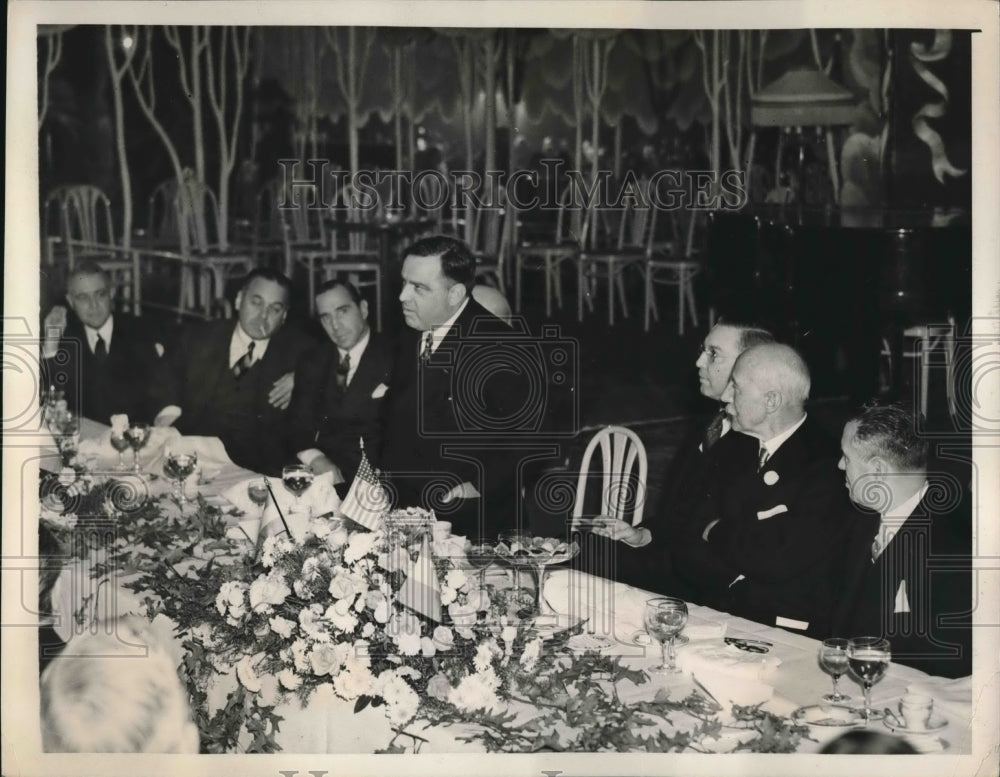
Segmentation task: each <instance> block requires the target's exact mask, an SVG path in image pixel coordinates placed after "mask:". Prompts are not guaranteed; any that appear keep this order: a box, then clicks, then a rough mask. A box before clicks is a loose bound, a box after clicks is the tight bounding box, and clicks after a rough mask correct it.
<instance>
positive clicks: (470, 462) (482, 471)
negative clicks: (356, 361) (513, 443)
mask: <svg viewBox="0 0 1000 777" xmlns="http://www.w3.org/2000/svg"><path fill="white" fill-rule="evenodd" d="M404 256H405V259H404V261H403V269H402V276H403V290H402V292H401V293H400V295H399V300H400V302H401V303H402V307H403V316H404V318H405V320H406V324H407V326H408V327H409V329H408V330H407V331H406V332H405V333H404V334H403V336H402V337H401V338H400V343H399V349H398V352H397V356H396V362H395V367H394V370H393V380H392V384H391V386H390V390H389V396H388V399H389V407H388V414H387V423H386V439H385V445H384V448H383V455H382V462H383V467H384V469H385V470H386V472H387V473H388V475H389V479H390V483H391V486H392V490H393V491H394V492H395V502H396V506H397V507H410V506H413V507H424V508H427V509H434V510H435V511H436V512H437V513H438V517H439V518H441V519H443V520H448V521H451V522H452V524H453V530H454V531H455V533H456V534H464V535H467V536H470V537H473V536H474V537H483V538H491V539H495V538H496V533H497V532H498V531H499V530H500V529H503V528H508V527H510V526H511V525H512V524H513V523H514V521H515V518H516V514H517V513H516V506H517V502H516V500H517V497H518V493H517V492H518V489H517V486H516V466H515V461H514V457H512V456H511V455H509V454H508V453H507V452H506V451H505V450H504V449H503V439H504V419H507V418H510V417H511V408H520V407H523V406H524V403H525V401H527V400H526V395H525V391H526V388H525V385H524V384H523V382H522V381H521V380H519V378H520V377H523V375H521V376H518V375H516V374H515V373H514V372H511V371H508V370H505V369H503V368H500V367H498V368H497V369H492V368H491V362H490V352H491V349H492V348H494V343H493V342H492V341H491V339H492V338H495V339H496V340H500V339H502V338H503V333H509V332H510V329H509V327H508V325H507V324H506V323H505V322H504V321H502V320H501V319H499V318H497V317H496V316H494V315H493V314H492V313H490V312H489V311H487V310H486V309H485V308H484V307H483V306H482V305H480V304H479V303H478V302H476V301H475V300H474V299H472V297H471V289H472V287H473V285H474V283H475V258H474V257H473V256H472V254H471V252H470V251H469V249H468V247H467V246H466V245H465V244H464V243H462V242H461V241H459V240H456V239H454V238H450V237H445V236H433V237H428V238H424V239H423V240H419V241H417V242H416V243H415V244H414V245H413V246H411V247H410V248H409V249H408V250H407V251H406V253H405V254H404ZM522 372H523V371H522Z"/></svg>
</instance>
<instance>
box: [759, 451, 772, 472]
mask: <svg viewBox="0 0 1000 777" xmlns="http://www.w3.org/2000/svg"><path fill="white" fill-rule="evenodd" d="M770 456H771V454H770V453H769V452H768V450H767V448H766V447H764V446H763V445H761V446H760V455H759V457H758V458H757V472H760V471H761V470H762V469H764V464H766V463H767V460H768V458H769V457H770Z"/></svg>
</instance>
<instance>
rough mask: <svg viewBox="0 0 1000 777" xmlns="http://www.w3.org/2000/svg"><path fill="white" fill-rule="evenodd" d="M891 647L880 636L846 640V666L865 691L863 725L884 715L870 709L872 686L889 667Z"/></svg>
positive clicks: (887, 641)
mask: <svg viewBox="0 0 1000 777" xmlns="http://www.w3.org/2000/svg"><path fill="white" fill-rule="evenodd" d="M891 659H892V649H891V647H890V645H889V640H887V639H882V638H881V637H855V638H854V639H851V640H848V647H847V666H848V668H849V669H850V670H851V674H853V675H854V676H855V677H857V678H858V679H859V680H860V681H861V685H862V687H863V688H864V691H865V708H864V715H865V725H867V724H868V722H869V721H871V720H881V719H882V718H883V717H884V715H883V713H882V712H880V711H878V710H873V709H872V699H871V694H872V686H873V685H875V683H877V682H878V681H879V680H881V679H882V678H883V677H884V676H885V673H886V671H888V669H889V661H890V660H891Z"/></svg>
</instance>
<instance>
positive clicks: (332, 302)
mask: <svg viewBox="0 0 1000 777" xmlns="http://www.w3.org/2000/svg"><path fill="white" fill-rule="evenodd" d="M316 315H317V317H318V318H319V322H320V325H321V326H322V327H323V331H324V332H326V334H327V336H328V337H329V338H330V342H327V343H323V344H322V345H320V346H319V347H318V348H317V349H316V351H315V352H314V353H312V354H310V356H309V358H307V359H302V361H301V362H300V364H299V367H298V370H296V373H295V391H294V392H293V394H292V404H291V406H290V408H289V411H288V415H289V428H290V443H291V451H290V452H291V455H292V456H298V458H299V460H300V461H302V463H304V464H306V465H308V466H309V468H310V469H311V470H312V471H313V472H314V473H316V474H321V473H324V472H330V471H333V473H334V482H335V483H341V482H345V481H346V482H348V483H349V482H350V481H351V480H353V478H354V474H355V473H356V472H357V470H358V464H359V463H360V460H361V448H360V440H361V439H364V445H365V451H366V452H367V455H368V457H369V459H371V460H372V462H373V463H374V464H375V465H376V466H378V464H379V461H378V457H379V451H380V449H381V447H382V418H381V409H382V403H383V397H384V396H385V394H386V391H387V390H388V388H389V378H390V375H391V374H392V351H391V349H390V347H389V343H388V340H387V339H386V338H385V337H383V336H382V335H379V334H376V333H375V332H372V331H371V328H370V327H369V326H368V302H367V301H366V300H364V299H362V297H361V294H360V293H359V292H358V290H357V289H356V288H355V287H354V286H353V285H351V284H350V283H345V282H343V281H337V280H333V281H328V282H327V283H325V284H323V285H322V286H321V287H320V289H319V292H318V293H317V295H316Z"/></svg>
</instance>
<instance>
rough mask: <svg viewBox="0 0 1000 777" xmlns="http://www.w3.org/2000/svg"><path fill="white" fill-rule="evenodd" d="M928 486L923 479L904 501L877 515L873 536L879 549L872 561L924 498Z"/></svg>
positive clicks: (881, 552) (879, 554)
mask: <svg viewBox="0 0 1000 777" xmlns="http://www.w3.org/2000/svg"><path fill="white" fill-rule="evenodd" d="M928 487H929V484H928V483H927V481H924V484H923V485H922V486H921V487H920V488H919V489H917V492H916V493H915V494H913V496H911V497H910V498H909V499H907V500H906V501H905V502H903V503H901V504H898V505H896V506H895V507H892V508H889V510H887V511H886V512H885V513H884V514H883V515H882V516H880V517H879V524H878V532H876V534H875V538H876V540H877V541H878V546H879V551H878V553H877V554H876V555H874V557H873V558H872V561H874V560H875V559H877V558H878V557H879V556H881V555H882V554H883V553H884V552H885V546H886V545H888V544H889V543H890V542H892V538H893V537H895V536H896V535H897V534H898V533H899V530H900V528H901V527H902V526H903V524H904V523H906V519H907V518H909V517H910V516H911V515H912V514H913V511H914V510H916V509H917V505H918V504H920V500H921V499H923V498H924V495H925V494H926V493H927V489H928Z"/></svg>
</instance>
